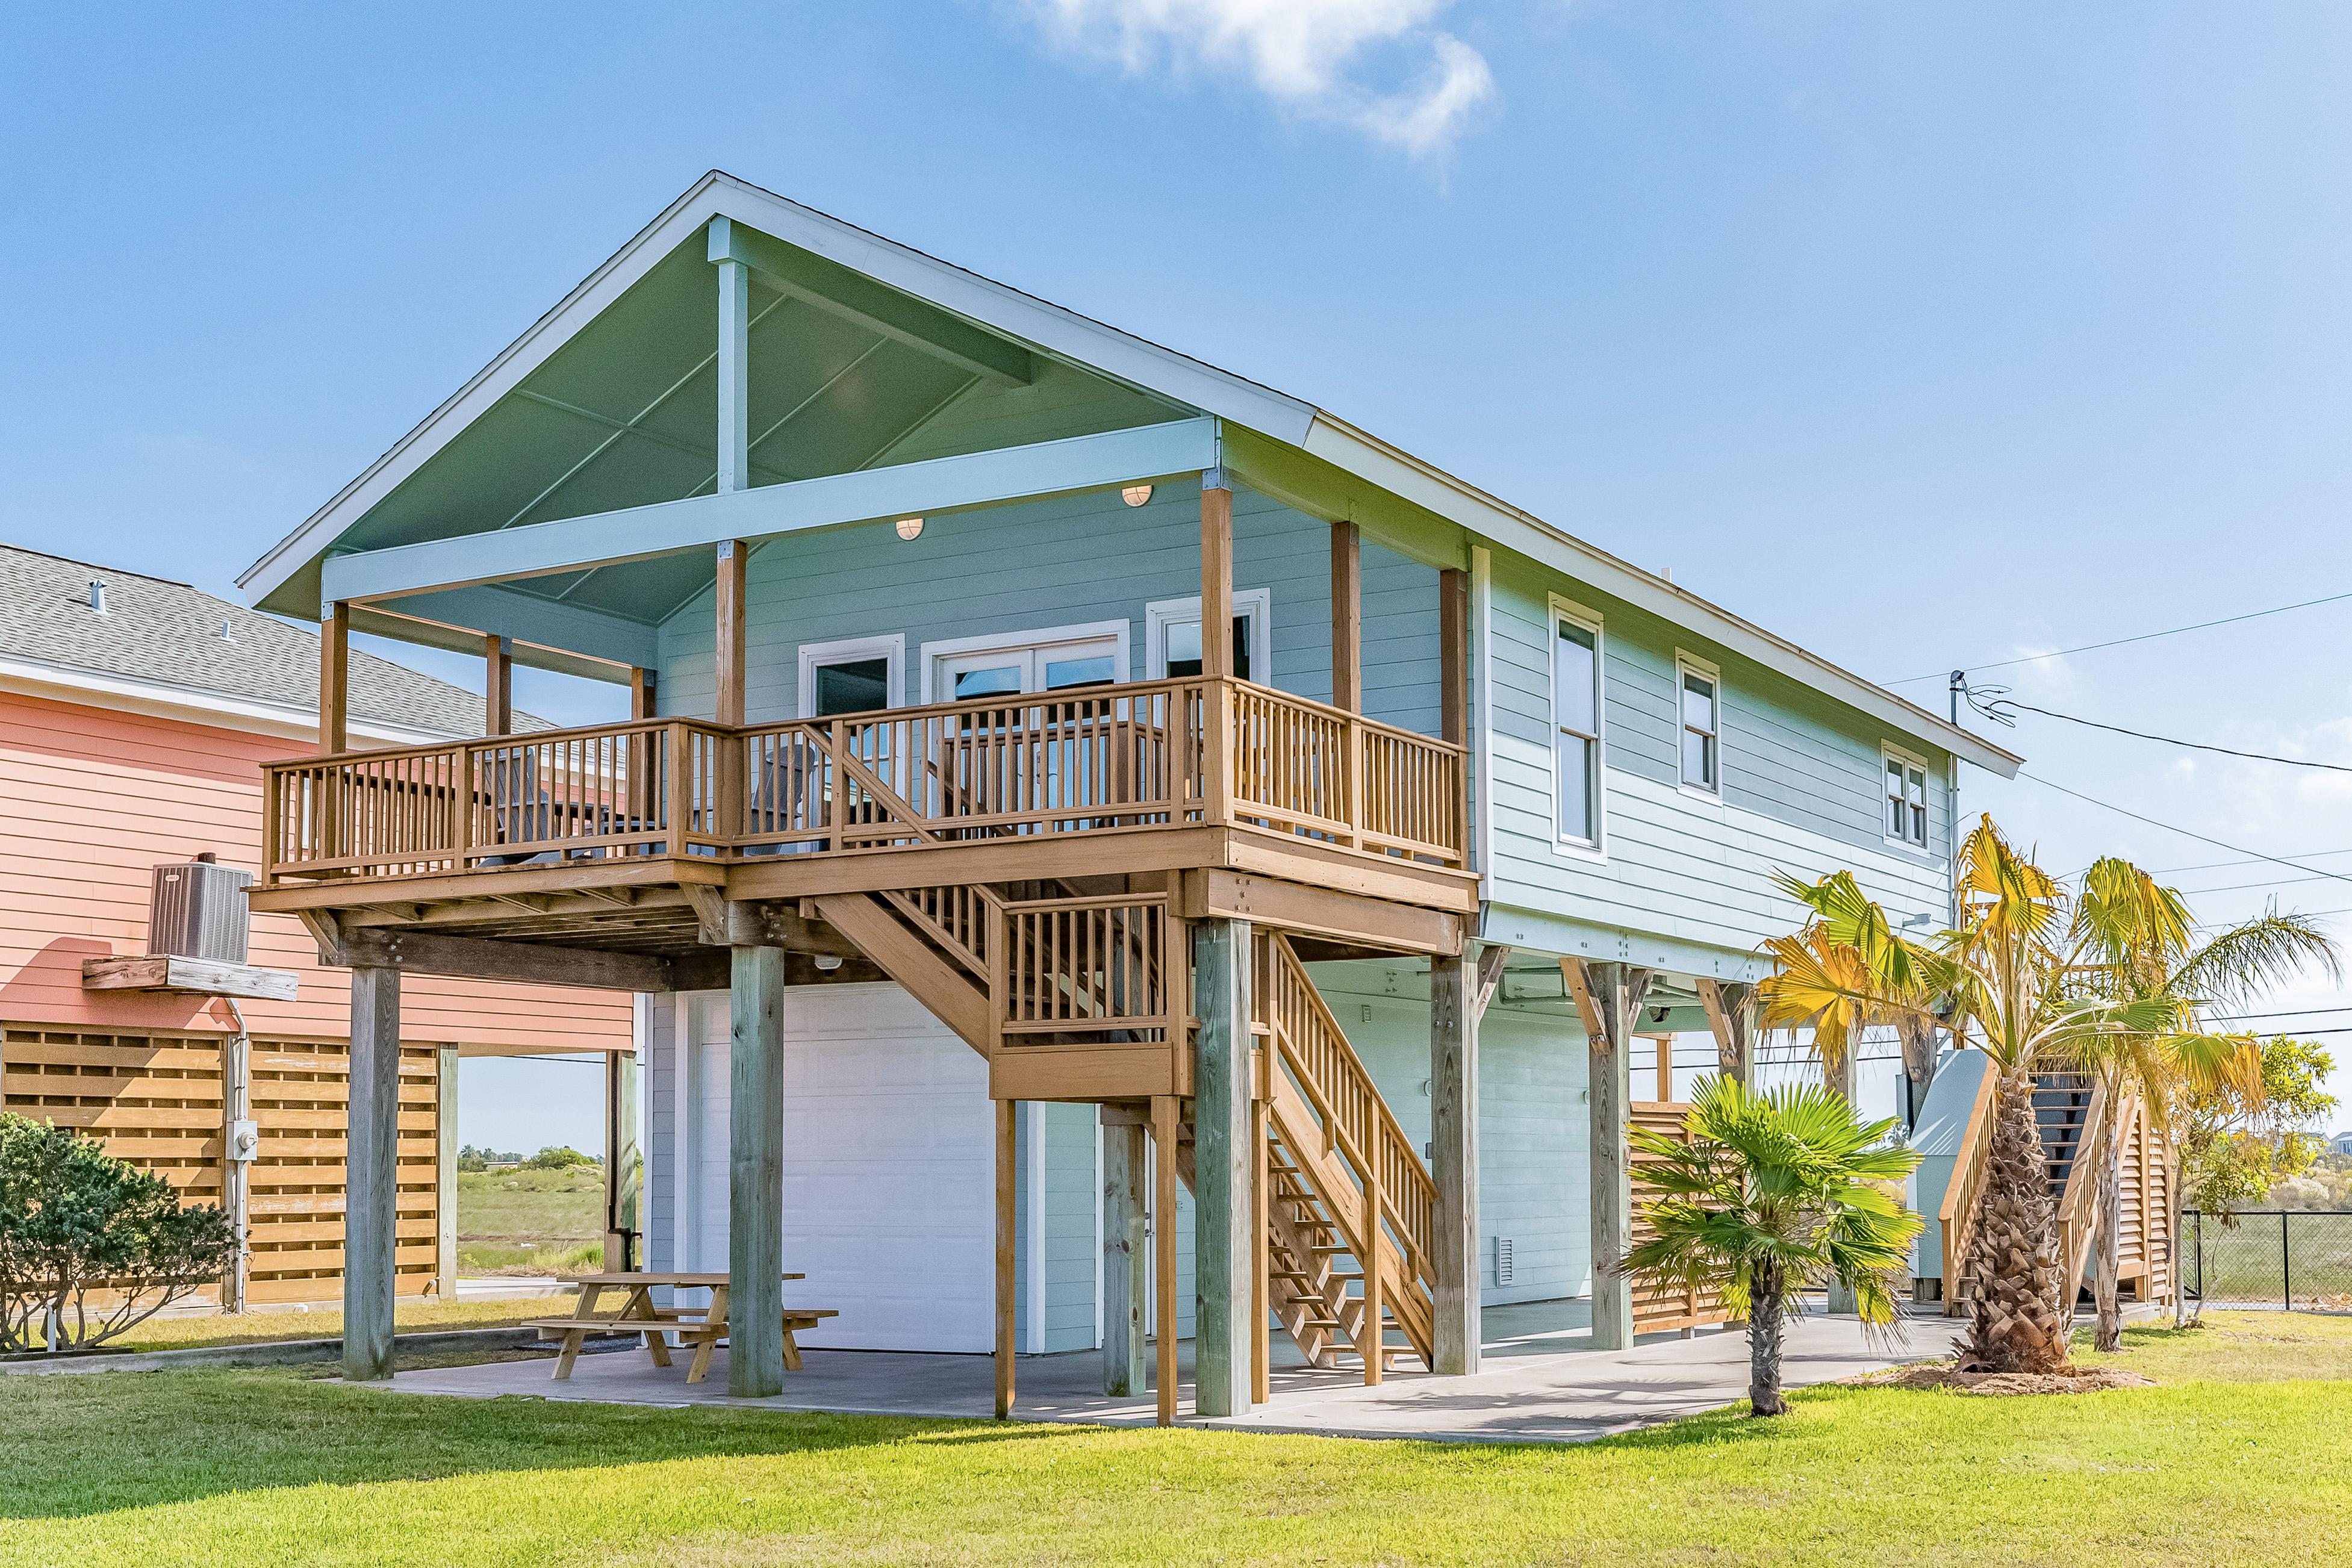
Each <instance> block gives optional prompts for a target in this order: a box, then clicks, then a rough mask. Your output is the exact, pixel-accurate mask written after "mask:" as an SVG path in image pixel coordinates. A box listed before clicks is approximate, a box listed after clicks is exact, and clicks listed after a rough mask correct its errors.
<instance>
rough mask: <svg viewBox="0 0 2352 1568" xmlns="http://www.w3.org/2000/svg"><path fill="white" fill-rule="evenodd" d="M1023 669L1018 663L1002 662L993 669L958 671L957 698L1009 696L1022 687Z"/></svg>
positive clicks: (959, 699)
mask: <svg viewBox="0 0 2352 1568" xmlns="http://www.w3.org/2000/svg"><path fill="white" fill-rule="evenodd" d="M1021 669H1022V667H1021V666H1020V665H1017V664H1000V665H998V666H997V667H996V668H993V669H963V670H958V671H957V672H956V678H955V694H956V700H957V701H959V702H961V701H962V700H964V699H965V698H967V697H1009V696H1011V695H1012V694H1013V693H1014V692H1016V691H1018V690H1020V689H1021Z"/></svg>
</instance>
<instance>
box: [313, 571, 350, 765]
mask: <svg viewBox="0 0 2352 1568" xmlns="http://www.w3.org/2000/svg"><path fill="white" fill-rule="evenodd" d="M351 666H352V607H351V605H348V604H346V603H344V602H343V601H342V600H341V599H336V600H333V601H331V603H329V605H327V608H326V613H325V614H324V615H321V616H320V617H319V750H320V752H324V753H325V754H326V755H328V756H333V755H334V754H335V753H336V752H345V751H349V750H350V749H351V692H350V688H351Z"/></svg>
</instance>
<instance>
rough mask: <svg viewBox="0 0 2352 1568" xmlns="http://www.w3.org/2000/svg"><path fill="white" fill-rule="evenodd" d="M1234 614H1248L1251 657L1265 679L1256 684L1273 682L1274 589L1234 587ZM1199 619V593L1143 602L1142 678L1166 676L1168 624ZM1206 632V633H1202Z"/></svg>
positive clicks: (1269, 684)
mask: <svg viewBox="0 0 2352 1568" xmlns="http://www.w3.org/2000/svg"><path fill="white" fill-rule="evenodd" d="M1234 614H1235V615H1237V616H1248V617H1249V622H1250V647H1251V649H1252V650H1253V656H1252V657H1253V659H1254V660H1255V661H1262V662H1263V663H1264V664H1265V669H1264V670H1263V671H1261V672H1260V673H1261V674H1262V675H1263V676H1264V677H1265V679H1260V680H1258V681H1257V682H1256V684H1258V685H1260V686H1272V685H1273V684H1274V679H1273V677H1274V590H1273V589H1271V588H1236V589H1235V590H1234ZM1200 619H1201V595H1198V594H1195V595H1192V597H1191V598H1189V599H1154V600H1153V601H1152V602H1151V603H1150V604H1148V605H1144V606H1143V659H1144V666H1143V679H1146V680H1165V679H1168V628H1169V627H1171V626H1184V625H1186V624H1188V623H1191V624H1198V623H1199V621H1200ZM1204 635H1205V634H1204Z"/></svg>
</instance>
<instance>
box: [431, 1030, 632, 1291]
mask: <svg viewBox="0 0 2352 1568" xmlns="http://www.w3.org/2000/svg"><path fill="white" fill-rule="evenodd" d="M433 1131H434V1142H435V1146H436V1158H435V1160H434V1184H433V1291H434V1294H435V1295H436V1296H438V1297H440V1298H441V1300H444V1301H454V1300H457V1047H455V1046H443V1047H441V1048H440V1049H439V1050H437V1051H436V1052H434V1053H433ZM607 1267H608V1268H609V1267H610V1265H609V1264H607Z"/></svg>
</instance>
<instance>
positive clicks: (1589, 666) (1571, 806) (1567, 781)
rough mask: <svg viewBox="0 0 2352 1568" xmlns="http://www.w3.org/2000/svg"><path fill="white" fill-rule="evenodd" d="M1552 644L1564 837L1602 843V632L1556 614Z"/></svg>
mask: <svg viewBox="0 0 2352 1568" xmlns="http://www.w3.org/2000/svg"><path fill="white" fill-rule="evenodd" d="M1552 630H1553V637H1552V641H1551V712H1552V795H1553V798H1554V800H1555V802H1556V810H1557V813H1558V823H1557V826H1558V828H1559V837H1561V838H1562V839H1564V840H1566V841H1568V842H1570V843H1573V844H1580V845H1587V846H1591V847H1598V846H1599V845H1600V843H1601V627H1600V626H1598V625H1597V624H1594V623H1591V622H1588V621H1583V620H1580V619H1578V618H1577V617H1575V616H1570V615H1566V614H1563V613H1560V612H1559V611H1555V612H1554V613H1553V617H1552Z"/></svg>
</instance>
